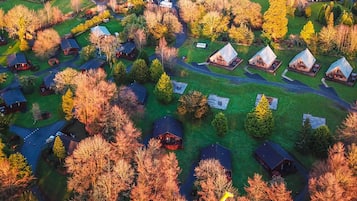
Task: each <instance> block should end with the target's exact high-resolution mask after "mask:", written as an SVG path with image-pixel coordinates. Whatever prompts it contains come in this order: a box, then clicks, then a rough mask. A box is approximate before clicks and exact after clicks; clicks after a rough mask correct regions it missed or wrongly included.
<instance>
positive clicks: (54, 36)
mask: <svg viewBox="0 0 357 201" xmlns="http://www.w3.org/2000/svg"><path fill="white" fill-rule="evenodd" d="M60 43H61V38H60V36H59V35H58V33H57V31H56V30H54V29H52V28H51V29H45V30H43V31H39V32H37V40H35V43H34V45H33V47H32V50H33V51H34V52H35V54H36V56H38V57H40V58H43V59H44V58H49V57H51V56H53V55H54V54H55V52H56V51H57V49H58V45H59V44H60Z"/></svg>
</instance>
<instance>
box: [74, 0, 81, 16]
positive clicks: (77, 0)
mask: <svg viewBox="0 0 357 201" xmlns="http://www.w3.org/2000/svg"><path fill="white" fill-rule="evenodd" d="M81 6H82V0H71V8H72V10H73V11H75V12H76V13H78V12H79V10H80V9H81Z"/></svg>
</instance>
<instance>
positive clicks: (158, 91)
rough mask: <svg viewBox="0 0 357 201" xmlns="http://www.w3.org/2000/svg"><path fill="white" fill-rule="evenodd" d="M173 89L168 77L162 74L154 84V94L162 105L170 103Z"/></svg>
mask: <svg viewBox="0 0 357 201" xmlns="http://www.w3.org/2000/svg"><path fill="white" fill-rule="evenodd" d="M173 93H174V88H173V85H172V83H171V79H170V77H169V76H168V75H167V74H166V73H165V72H164V73H163V74H162V75H161V77H160V79H159V81H158V82H157V83H156V86H155V89H154V94H155V95H156V98H157V99H158V100H159V101H161V102H163V103H170V102H171V101H172V99H173Z"/></svg>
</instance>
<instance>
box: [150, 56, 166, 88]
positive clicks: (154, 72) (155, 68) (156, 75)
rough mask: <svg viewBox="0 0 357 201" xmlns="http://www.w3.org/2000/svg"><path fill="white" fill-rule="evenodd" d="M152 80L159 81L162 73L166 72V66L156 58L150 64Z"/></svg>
mask: <svg viewBox="0 0 357 201" xmlns="http://www.w3.org/2000/svg"><path fill="white" fill-rule="evenodd" d="M149 71H150V80H151V81H152V82H154V83H157V82H158V81H159V79H160V77H161V75H162V74H163V73H164V72H165V71H164V67H163V66H162V64H161V62H160V61H159V60H158V59H154V60H153V61H152V62H151V65H150V69H149Z"/></svg>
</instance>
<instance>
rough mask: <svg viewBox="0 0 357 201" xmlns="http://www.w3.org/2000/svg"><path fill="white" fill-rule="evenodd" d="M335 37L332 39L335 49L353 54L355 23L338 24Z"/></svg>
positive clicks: (356, 28)
mask: <svg viewBox="0 0 357 201" xmlns="http://www.w3.org/2000/svg"><path fill="white" fill-rule="evenodd" d="M336 32H337V33H338V34H336V38H335V40H334V42H335V44H336V47H337V49H338V50H339V51H340V52H342V53H345V54H347V55H351V56H353V55H355V53H356V52H357V39H356V37H355V36H356V34H357V25H353V26H351V27H350V26H347V25H339V26H337V27H336Z"/></svg>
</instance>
